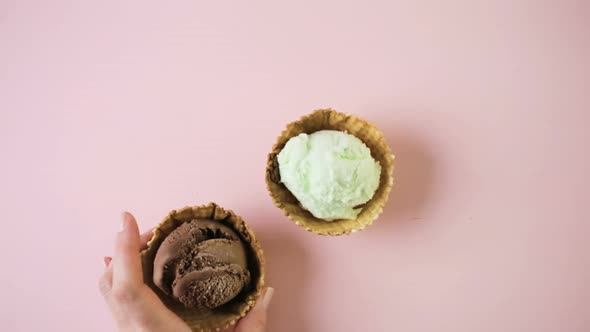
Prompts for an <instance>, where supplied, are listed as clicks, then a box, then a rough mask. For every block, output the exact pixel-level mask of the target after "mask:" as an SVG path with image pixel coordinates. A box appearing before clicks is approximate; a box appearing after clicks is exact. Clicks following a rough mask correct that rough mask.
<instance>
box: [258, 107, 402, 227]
mask: <svg viewBox="0 0 590 332" xmlns="http://www.w3.org/2000/svg"><path fill="white" fill-rule="evenodd" d="M393 168H394V156H393V154H392V153H391V150H390V148H389V146H388V145H387V142H386V141H385V137H384V135H383V133H382V132H381V130H379V129H378V128H377V127H376V126H375V125H373V124H371V123H369V122H368V121H366V120H364V119H361V118H359V117H357V116H355V115H351V114H345V113H340V112H336V111H334V110H332V109H321V110H317V111H315V112H313V113H311V114H308V115H306V116H303V117H302V118H301V119H299V120H297V121H295V122H292V123H290V124H288V125H287V127H286V129H285V130H284V131H283V132H282V133H281V135H280V136H279V138H278V139H277V142H276V143H275V145H274V146H273V149H272V151H271V153H270V154H269V155H268V162H267V167H266V184H267V188H268V191H269V193H270V196H271V198H272V200H273V202H274V204H275V205H276V206H277V207H278V208H280V209H281V210H282V211H283V213H284V214H285V215H286V216H287V217H288V218H289V219H291V220H292V221H294V222H295V223H296V224H297V225H299V226H301V227H303V228H305V229H306V230H308V231H310V232H313V233H316V234H320V235H343V234H350V233H353V232H356V231H359V230H362V229H364V228H366V227H367V226H369V225H371V224H372V223H373V221H374V220H376V219H377V218H378V216H379V215H380V214H381V212H382V211H383V208H384V206H385V204H386V202H387V200H388V197H389V193H390V191H391V187H392V186H393Z"/></svg>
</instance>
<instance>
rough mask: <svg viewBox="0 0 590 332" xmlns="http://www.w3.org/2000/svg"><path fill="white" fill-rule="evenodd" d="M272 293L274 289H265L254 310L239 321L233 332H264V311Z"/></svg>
mask: <svg viewBox="0 0 590 332" xmlns="http://www.w3.org/2000/svg"><path fill="white" fill-rule="evenodd" d="M273 293H274V289H273V288H271V287H267V288H266V289H265V290H264V292H263V293H262V296H261V297H260V299H259V300H258V302H257V303H256V305H255V306H254V308H252V310H250V312H249V313H248V315H246V317H244V318H242V319H240V321H239V322H238V325H236V329H235V330H234V332H264V330H265V328H266V311H267V309H268V305H269V304H270V300H271V299H272V294H273Z"/></svg>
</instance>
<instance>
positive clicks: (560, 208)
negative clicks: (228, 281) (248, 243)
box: [0, 0, 590, 332]
mask: <svg viewBox="0 0 590 332" xmlns="http://www.w3.org/2000/svg"><path fill="white" fill-rule="evenodd" d="M279 2H280V1H175V2H166V3H165V4H164V3H163V2H161V1H160V2H158V3H151V2H149V1H134V2H127V1H92V2H90V1H88V2H85V1H37V2H31V1H16V0H0V135H1V140H0V151H1V155H2V159H1V160H2V161H1V165H0V167H1V172H0V191H1V196H0V209H1V211H2V215H3V221H2V225H3V227H2V228H3V232H2V241H1V242H0V249H1V250H2V253H3V255H2V263H3V268H2V272H1V273H0V285H2V293H1V295H0V306H1V308H0V321H1V323H2V327H1V328H0V329H2V330H3V331H33V330H39V331H111V330H113V329H114V326H113V323H112V322H111V319H110V316H109V313H108V311H107V308H106V306H105V305H104V304H103V301H102V299H101V297H100V295H99V293H98V290H97V278H98V276H99V275H100V274H101V272H102V269H103V266H102V256H103V255H106V254H110V253H111V246H112V239H113V236H114V234H115V232H116V231H117V229H118V226H119V214H120V212H121V211H122V210H129V211H132V212H134V213H135V214H136V216H137V217H138V219H139V221H140V225H141V227H142V228H143V229H146V228H148V227H150V226H152V225H154V224H155V223H157V222H158V221H159V220H160V219H161V218H162V217H163V216H164V215H165V214H166V213H167V212H168V211H169V210H171V209H174V208H179V207H183V206H185V205H192V204H201V203H207V202H209V201H215V202H218V203H219V204H221V205H222V206H225V207H228V208H231V209H233V210H235V211H236V212H237V213H239V214H241V215H242V216H243V217H244V218H245V219H246V220H247V221H249V223H250V224H251V225H252V226H253V227H254V229H255V231H256V232H257V233H258V234H259V237H260V238H261V240H262V244H263V246H264V248H265V250H266V253H267V258H268V283H269V284H270V285H272V286H274V287H275V288H276V297H275V300H274V303H273V306H272V309H271V312H270V314H271V317H270V329H269V330H270V331H281V332H284V331H286V332H290V331H403V332H414V331H453V332H462V331H465V332H467V331H469V332H472V331H484V332H487V331H490V332H492V331H494V332H495V331H531V332H533V331H534V332H543V331H548V332H549V331H551V332H553V331H568V332H582V331H589V330H590V286H589V283H588V282H589V280H590V245H589V243H590V242H589V240H588V239H587V237H588V235H589V234H590V225H589V222H590V220H589V218H588V215H589V212H588V211H589V210H588V206H589V205H590V199H589V197H590V195H589V194H590V192H589V189H588V188H589V185H590V183H589V180H588V173H589V171H590V161H589V156H588V143H590V134H589V132H588V124H589V121H590V113H589V112H590V110H589V108H590V97H589V96H590V88H589V87H590V60H589V59H590V23H589V22H590V21H589V20H590V6H589V3H588V2H587V1H558V0H555V1H514V0H510V1H508V0H507V1H469V0H464V1H436V0H431V1H404V2H399V1H398V2H395V1H386V0H383V1H356V2H355V3H354V4H353V3H352V2H347V1H336V0H333V1H291V2H290V3H289V4H287V3H286V2H282V3H281V4H279ZM443 3H444V4H443ZM321 107H333V108H335V109H337V110H340V111H344V112H350V113H355V114H358V115H360V116H362V117H365V118H367V119H369V120H371V121H373V122H375V123H377V124H378V125H379V126H380V127H381V128H382V129H383V131H384V132H385V133H386V136H387V139H388V140H389V142H390V145H391V147H392V149H393V151H394V152H395V154H396V156H397V159H396V160H397V166H396V167H397V168H396V171H395V176H396V185H395V188H394V190H393V192H392V195H391V197H390V201H389V204H388V205H387V208H386V211H385V212H384V214H383V216H382V217H381V219H380V220H378V222H376V224H374V225H373V226H371V227H370V228H368V229H367V230H365V231H362V232H360V233H356V234H354V235H352V236H346V237H338V238H327V237H320V236H316V235H314V234H311V233H307V232H305V231H303V230H302V229H300V228H298V227H297V226H295V225H294V224H292V223H290V222H289V221H287V220H286V219H285V218H284V217H283V216H282V214H281V212H280V211H279V210H277V209H276V208H274V206H273V205H272V203H271V200H270V198H269V197H268V195H267V192H266V188H265V184H264V168H265V158H266V154H267V153H268V152H269V151H270V148H271V146H272V144H273V143H274V140H275V137H276V136H278V134H279V133H280V131H281V130H282V129H283V127H284V126H285V125H286V124H287V123H288V122H290V121H292V120H294V119H296V118H298V117H299V116H301V115H303V114H305V113H308V112H311V111H312V110H314V109H316V108H321Z"/></svg>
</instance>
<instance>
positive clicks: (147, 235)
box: [139, 227, 155, 250]
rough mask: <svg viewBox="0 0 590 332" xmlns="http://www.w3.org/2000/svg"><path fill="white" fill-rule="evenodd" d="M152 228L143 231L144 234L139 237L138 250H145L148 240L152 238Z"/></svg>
mask: <svg viewBox="0 0 590 332" xmlns="http://www.w3.org/2000/svg"><path fill="white" fill-rule="evenodd" d="M154 228H155V227H152V228H151V229H149V230H147V231H145V233H142V234H141V235H140V236H139V246H140V248H139V249H140V250H144V249H145V248H147V244H148V242H150V240H151V239H152V237H154Z"/></svg>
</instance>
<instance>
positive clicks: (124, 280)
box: [99, 212, 273, 332]
mask: <svg viewBox="0 0 590 332" xmlns="http://www.w3.org/2000/svg"><path fill="white" fill-rule="evenodd" d="M151 237H152V231H151V230H150V231H148V232H146V233H144V234H141V235H140V234H139V228H138V226H137V222H136V221H135V218H134V217H133V215H131V214H130V213H128V212H125V213H123V221H122V228H121V231H120V232H119V233H117V236H116V238H115V252H114V255H113V257H108V256H107V257H104V263H105V270H104V273H103V275H102V276H101V278H100V280H99V289H100V292H101V294H102V295H103V297H104V299H105V301H106V303H107V305H108V306H109V308H110V310H111V313H112V315H113V319H114V320H115V323H116V325H117V328H118V330H119V331H121V332H156V331H157V332H168V331H170V332H173V331H174V332H191V329H190V328H189V327H188V325H186V324H185V323H184V321H182V319H180V318H178V317H177V316H176V315H175V314H174V313H173V312H172V311H170V310H168V308H166V307H165V306H164V304H163V303H162V301H160V299H159V298H158V296H157V295H156V294H155V293H154V292H153V291H152V290H151V289H150V288H149V287H148V286H146V285H145V284H144V283H143V275H142V269H141V258H140V254H139V252H140V251H141V250H142V249H144V248H145V247H146V246H147V242H148V241H149V240H150V239H151ZM272 294H273V289H272V288H266V289H265V290H264V291H263V293H262V297H261V299H260V300H259V301H258V303H256V305H255V306H254V308H252V310H250V312H248V315H246V317H244V318H242V319H241V320H240V321H239V322H238V323H237V324H236V326H235V327H233V328H231V329H229V330H227V332H264V331H265V327H266V311H267V308H268V305H269V303H270V300H271V298H272Z"/></svg>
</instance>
